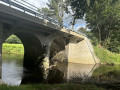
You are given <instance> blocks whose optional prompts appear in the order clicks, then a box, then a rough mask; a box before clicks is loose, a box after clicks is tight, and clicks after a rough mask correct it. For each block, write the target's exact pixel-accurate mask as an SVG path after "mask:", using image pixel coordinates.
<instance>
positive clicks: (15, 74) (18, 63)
mask: <svg viewBox="0 0 120 90" xmlns="http://www.w3.org/2000/svg"><path fill="white" fill-rule="evenodd" d="M23 57H24V46H23V43H22V41H21V40H20V38H19V37H17V36H16V35H14V34H12V35H11V36H9V37H7V38H6V40H5V41H4V42H3V45H2V80H3V81H4V82H5V83H6V84H8V85H19V84H20V83H21V80H20V79H22V73H23Z"/></svg>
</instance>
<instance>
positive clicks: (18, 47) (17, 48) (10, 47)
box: [2, 43, 24, 54]
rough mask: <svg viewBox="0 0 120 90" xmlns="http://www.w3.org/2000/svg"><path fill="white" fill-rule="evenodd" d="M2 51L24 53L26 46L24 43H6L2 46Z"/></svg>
mask: <svg viewBox="0 0 120 90" xmlns="http://www.w3.org/2000/svg"><path fill="white" fill-rule="evenodd" d="M2 52H3V53H9V54H24V47H23V45H22V44H9V43H4V44H3V47H2Z"/></svg>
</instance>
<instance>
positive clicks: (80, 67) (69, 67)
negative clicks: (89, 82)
mask: <svg viewBox="0 0 120 90" xmlns="http://www.w3.org/2000/svg"><path fill="white" fill-rule="evenodd" d="M18 57H19V58H18ZM22 62H23V60H22V55H16V56H15V55H12V54H11V55H10V54H4V55H3V65H2V68H3V71H2V72H3V74H2V79H3V81H4V82H5V83H6V84H8V85H19V84H21V82H22V83H37V82H40V78H41V77H40V76H41V75H40V73H39V72H38V71H39V70H38V71H37V70H36V71H33V72H32V73H31V72H30V73H29V72H24V73H23V70H24V69H23V65H22ZM97 67H99V65H92V64H91V65H86V64H74V63H69V64H67V63H61V65H60V68H59V70H58V71H57V72H54V73H52V72H51V71H50V75H49V76H51V77H50V79H51V80H50V79H49V83H63V82H66V80H67V81H70V79H72V78H76V76H77V77H78V76H79V78H81V76H84V75H85V76H88V77H91V76H92V73H93V72H94V70H95V69H96V68H97ZM8 68H9V69H8ZM59 71H60V72H59ZM59 74H60V75H59ZM61 75H62V76H61ZM82 78H83V77H82Z"/></svg>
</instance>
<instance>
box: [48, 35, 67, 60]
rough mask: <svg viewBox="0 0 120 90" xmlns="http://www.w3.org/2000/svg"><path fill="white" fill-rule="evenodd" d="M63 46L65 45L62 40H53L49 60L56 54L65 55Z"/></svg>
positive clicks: (57, 38)
mask: <svg viewBox="0 0 120 90" xmlns="http://www.w3.org/2000/svg"><path fill="white" fill-rule="evenodd" d="M65 46H66V43H65V40H64V39H63V38H60V37H56V38H54V39H53V40H52V42H51V44H50V60H51V59H52V58H53V57H54V56H55V55H57V54H58V53H64V54H65Z"/></svg>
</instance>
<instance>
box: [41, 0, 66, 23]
mask: <svg viewBox="0 0 120 90" xmlns="http://www.w3.org/2000/svg"><path fill="white" fill-rule="evenodd" d="M47 5H48V8H42V9H41V10H39V11H40V12H41V13H42V14H44V15H45V16H49V17H52V18H54V19H55V20H57V21H58V22H59V23H60V24H61V25H63V16H64V14H65V10H66V7H65V5H66V4H65V2H64V0H49V2H48V3H47Z"/></svg>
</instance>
